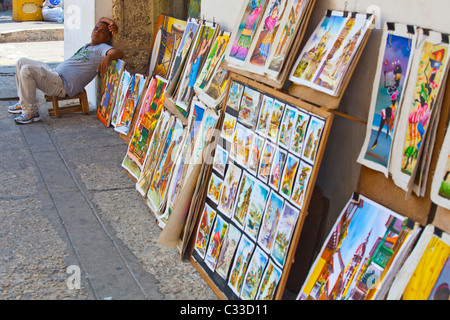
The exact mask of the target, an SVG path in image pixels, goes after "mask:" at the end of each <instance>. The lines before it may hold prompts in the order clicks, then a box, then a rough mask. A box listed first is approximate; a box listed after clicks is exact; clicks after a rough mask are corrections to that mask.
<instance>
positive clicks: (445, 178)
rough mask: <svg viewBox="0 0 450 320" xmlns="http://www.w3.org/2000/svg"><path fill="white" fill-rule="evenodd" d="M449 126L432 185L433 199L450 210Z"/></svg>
mask: <svg viewBox="0 0 450 320" xmlns="http://www.w3.org/2000/svg"><path fill="white" fill-rule="evenodd" d="M448 128H449V126H447V133H446V134H445V138H444V142H443V144H442V147H441V151H440V154H439V158H438V162H437V165H436V170H435V173H434V177H433V183H432V185H431V195H430V197H431V200H432V201H433V202H434V203H435V204H437V205H438V206H441V207H443V208H446V209H448V210H450V178H449V175H450V174H449V173H450V130H449V129H448Z"/></svg>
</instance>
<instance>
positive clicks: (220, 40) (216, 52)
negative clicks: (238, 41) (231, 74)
mask: <svg viewBox="0 0 450 320" xmlns="http://www.w3.org/2000/svg"><path fill="white" fill-rule="evenodd" d="M229 40H230V34H229V33H227V32H223V31H222V32H221V34H219V35H218V36H217V37H216V40H215V41H214V44H213V46H212V47H211V50H210V51H209V55H208V58H206V61H205V63H204V65H203V69H202V71H201V72H200V74H199V76H198V77H197V81H196V82H195V85H194V89H196V91H197V90H198V91H203V90H204V89H205V87H206V85H207V84H208V83H209V81H210V80H211V78H212V76H213V74H214V72H215V71H216V69H217V67H218V66H219V63H220V62H221V61H222V58H223V56H224V54H225V49H226V48H227V45H228V41H229Z"/></svg>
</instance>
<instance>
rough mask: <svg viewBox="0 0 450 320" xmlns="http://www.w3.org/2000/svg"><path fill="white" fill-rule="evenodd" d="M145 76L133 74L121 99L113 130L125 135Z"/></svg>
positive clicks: (142, 87)
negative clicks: (120, 107) (122, 99)
mask: <svg viewBox="0 0 450 320" xmlns="http://www.w3.org/2000/svg"><path fill="white" fill-rule="evenodd" d="M145 84H146V77H145V76H143V75H141V74H133V75H132V77H131V82H130V86H129V87H128V91H127V94H126V96H125V99H124V101H123V105H122V109H121V112H120V113H119V115H118V118H117V122H116V127H115V129H114V130H115V131H117V132H119V133H121V134H124V135H127V134H128V130H129V129H130V126H131V121H132V120H133V116H134V112H135V111H136V107H137V106H138V104H139V99H140V98H141V95H142V93H143V91H144V88H145Z"/></svg>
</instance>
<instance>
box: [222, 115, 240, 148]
mask: <svg viewBox="0 0 450 320" xmlns="http://www.w3.org/2000/svg"><path fill="white" fill-rule="evenodd" d="M236 123H237V119H236V117H233V116H232V115H230V114H229V113H225V117H224V120H223V126H222V137H223V138H224V139H225V140H228V141H230V142H231V141H233V137H234V132H235V131H236Z"/></svg>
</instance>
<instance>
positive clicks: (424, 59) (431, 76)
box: [401, 41, 449, 175]
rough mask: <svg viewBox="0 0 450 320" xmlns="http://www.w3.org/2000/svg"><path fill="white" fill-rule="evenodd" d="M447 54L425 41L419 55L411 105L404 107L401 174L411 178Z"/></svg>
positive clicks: (445, 47)
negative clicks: (406, 115)
mask: <svg viewBox="0 0 450 320" xmlns="http://www.w3.org/2000/svg"><path fill="white" fill-rule="evenodd" d="M448 55H449V46H448V45H446V44H433V43H431V42H428V41H425V43H424V45H423V49H422V52H421V53H420V56H421V59H420V63H419V69H418V72H417V74H416V75H415V87H414V92H413V97H412V99H411V100H410V101H411V104H410V105H405V108H406V109H405V110H408V113H409V116H408V126H407V129H406V137H405V142H404V145H403V158H402V165H401V171H402V172H403V173H404V174H407V175H411V174H412V172H413V171H414V169H415V167H416V163H417V155H418V154H419V150H420V148H421V146H422V141H423V137H424V135H425V134H426V132H427V129H428V125H429V123H430V120H431V114H432V113H433V110H434V107H435V104H436V100H437V98H438V93H439V91H440V89H441V86H442V81H443V80H444V76H445V74H446V71H447V61H448Z"/></svg>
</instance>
